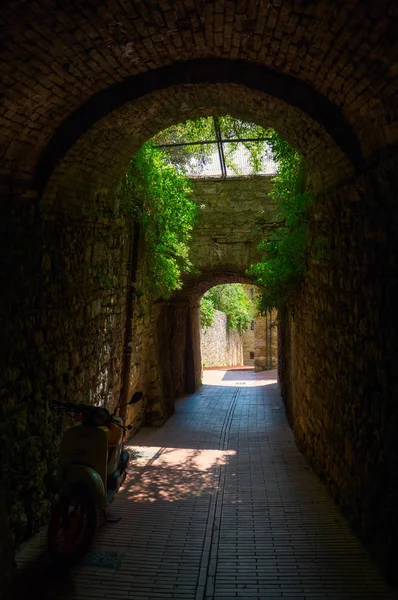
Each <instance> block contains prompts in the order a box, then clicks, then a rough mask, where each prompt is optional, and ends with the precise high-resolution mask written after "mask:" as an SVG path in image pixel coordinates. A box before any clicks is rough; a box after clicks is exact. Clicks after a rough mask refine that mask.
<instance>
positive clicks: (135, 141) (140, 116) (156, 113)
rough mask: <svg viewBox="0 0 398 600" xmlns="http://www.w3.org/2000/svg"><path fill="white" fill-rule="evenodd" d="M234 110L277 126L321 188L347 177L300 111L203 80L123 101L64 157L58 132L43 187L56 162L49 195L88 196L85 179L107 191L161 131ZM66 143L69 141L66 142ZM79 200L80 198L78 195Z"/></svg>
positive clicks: (333, 148) (323, 136) (347, 167)
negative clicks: (191, 119) (75, 193)
mask: <svg viewBox="0 0 398 600" xmlns="http://www.w3.org/2000/svg"><path fill="white" fill-rule="evenodd" d="M228 113H229V114H233V115H234V116H236V117H238V118H242V119H244V120H248V121H253V122H257V123H259V124H261V125H263V126H265V127H275V128H276V129H277V130H278V131H279V132H280V133H281V135H283V136H284V137H285V138H286V139H287V140H288V141H290V142H291V143H292V144H293V145H294V146H295V147H297V148H298V149H299V150H300V151H301V152H302V153H303V154H304V156H305V157H306V159H307V162H308V163H309V165H310V166H311V174H312V178H313V181H314V183H315V184H317V185H318V187H319V186H320V185H321V184H323V185H325V183H330V182H332V181H333V180H335V179H336V178H337V179H340V178H342V177H343V176H344V175H349V174H350V173H351V171H352V165H351V163H350V161H349V158H348V157H347V156H346V154H345V153H344V152H343V150H342V149H341V148H339V146H338V145H337V144H336V142H335V141H334V140H333V139H332V138H331V137H330V136H329V135H328V134H327V133H326V132H325V130H324V129H323V128H322V127H321V126H320V125H319V124H318V123H316V122H314V121H313V120H312V119H311V118H309V117H308V116H307V115H305V114H304V113H302V112H301V111H300V110H299V109H297V108H294V107H292V106H290V105H288V104H287V103H286V102H283V101H280V100H276V99H275V98H274V97H272V96H270V95H268V94H264V93H261V92H259V91H256V90H249V89H247V88H245V87H243V86H238V85H230V84H201V85H183V86H173V87H171V88H167V89H164V90H161V91H158V92H153V93H152V94H147V95H145V96H143V97H142V98H140V99H139V100H136V101H133V102H129V103H127V104H124V105H123V106H122V107H121V108H119V109H117V110H114V111H113V112H111V113H110V114H109V115H107V116H106V117H104V118H102V119H100V120H99V121H98V122H96V123H95V124H94V125H93V126H92V127H90V128H89V129H88V131H87V132H86V133H84V134H83V135H81V136H80V137H79V138H78V142H77V143H75V144H74V145H73V146H72V148H71V149H70V150H69V152H67V154H66V158H65V160H64V161H62V162H59V159H60V158H61V157H62V154H61V156H57V152H58V150H59V146H60V147H61V150H62V134H61V135H60V137H58V136H56V138H55V141H56V143H55V144H54V147H53V148H52V147H51V145H50V146H49V147H48V148H49V149H48V151H46V152H45V153H44V154H43V156H42V157H41V162H40V163H39V169H38V171H37V173H38V175H39V178H38V180H37V183H38V186H39V188H40V187H41V186H42V184H43V183H45V182H46V181H47V177H48V176H49V175H50V174H51V173H52V170H53V168H54V167H55V165H57V164H58V167H57V169H56V171H55V173H54V174H53V177H52V180H51V185H50V186H49V188H48V189H47V192H46V195H47V196H51V195H53V197H55V196H54V195H55V193H57V201H58V202H59V199H60V191H59V190H60V188H64V190H65V202H66V203H70V202H71V201H73V199H71V198H70V197H69V196H70V194H71V193H72V188H75V189H77V190H79V189H80V190H82V195H83V196H87V190H86V188H85V186H84V184H83V181H84V180H86V179H87V175H89V177H90V181H91V193H96V194H101V195H104V194H107V193H109V191H110V190H111V189H112V188H113V187H114V186H115V185H117V184H118V182H119V181H120V179H121V177H122V176H123V175H124V173H125V172H126V169H127V166H128V162H129V160H130V159H131V157H132V155H133V154H134V152H135V151H136V150H138V148H139V147H140V146H141V145H142V144H143V143H144V142H145V141H146V140H147V139H149V138H151V137H153V136H154V135H155V134H156V133H157V132H158V131H160V130H161V129H164V128H166V127H168V126H170V125H173V124H175V123H178V122H179V121H183V120H185V119H188V118H195V117H200V116H207V115H213V114H214V115H220V114H228ZM67 142H68V140H67ZM75 200H76V203H80V202H81V201H82V198H80V197H79V198H76V199H75Z"/></svg>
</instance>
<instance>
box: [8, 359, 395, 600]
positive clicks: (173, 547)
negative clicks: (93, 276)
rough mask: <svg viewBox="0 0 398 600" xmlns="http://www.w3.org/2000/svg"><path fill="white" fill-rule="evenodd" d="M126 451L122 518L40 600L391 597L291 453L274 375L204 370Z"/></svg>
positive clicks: (117, 508)
mask: <svg viewBox="0 0 398 600" xmlns="http://www.w3.org/2000/svg"><path fill="white" fill-rule="evenodd" d="M130 451H132V454H133V456H137V453H138V454H139V456H138V458H136V459H135V460H133V466H132V467H131V468H130V475H129V478H128V480H127V482H126V485H125V487H124V489H123V490H121V492H120V493H119V495H118V497H117V499H116V501H115V503H114V504H113V505H112V510H111V512H112V516H113V517H119V516H120V517H122V520H121V521H120V522H118V523H116V524H106V525H105V526H104V527H101V528H100V530H99V532H98V535H97V538H96V542H95V544H94V548H93V550H92V553H91V554H90V556H89V557H88V558H87V560H86V562H85V564H83V565H81V566H79V567H77V568H76V569H75V570H74V571H73V572H72V575H71V580H70V581H69V582H68V585H65V582H64V583H62V585H60V583H59V582H58V581H57V580H56V579H55V578H53V580H52V582H51V581H50V580H49V581H48V585H49V586H50V587H51V589H48V590H47V594H48V595H46V593H44V595H43V579H41V581H40V586H41V587H40V590H41V593H42V597H43V598H51V599H53V600H56V599H62V600H66V599H68V600H70V599H74V600H77V599H78V600H86V599H88V598H93V597H95V598H123V599H128V598H131V599H135V600H161V599H164V600H166V599H168V598H175V599H180V600H202V599H207V600H210V599H212V600H227V599H231V600H232V598H247V599H250V600H263V599H267V600H276V599H282V598H294V599H295V600H309V599H319V600H321V599H325V598H333V600H348V599H350V600H352V599H354V598H358V599H359V598H361V600H366V599H371V598H372V599H374V598H377V599H378V600H383V599H387V598H389V599H392V598H393V597H394V596H393V595H392V592H390V591H389V589H388V587H387V586H386V584H385V583H384V582H383V580H382V578H381V577H380V575H379V574H378V571H377V569H376V567H375V566H374V565H373V563H372V561H371V560H370V558H369V557H368V555H367V553H366V552H365V550H363V548H362V547H361V545H360V543H359V542H358V541H357V539H356V537H355V536H354V535H353V534H352V533H351V531H350V530H349V528H348V526H347V525H346V523H345V521H344V519H343V518H342V517H341V515H340V513H339V512H338V510H337V508H336V507H335V505H334V504H333V502H332V500H331V499H330V497H329V496H328V494H327V491H326V488H325V487H324V485H323V484H322V483H321V482H320V481H319V479H318V478H317V477H316V476H315V475H314V474H313V472H312V470H311V469H310V467H309V466H308V465H307V463H306V461H305V459H304V458H303V456H302V455H301V454H300V452H299V451H298V449H297V447H296V444H295V441H294V438H293V434H292V431H291V429H290V427H289V425H288V423H287V420H286V416H285V410H284V407H283V404H282V401H281V398H280V394H279V389H278V385H277V382H276V372H275V371H268V372H261V373H254V372H252V371H238V370H235V371H234V370H230V371H207V372H205V385H203V386H202V387H201V389H200V390H199V391H198V392H197V393H196V394H193V395H190V396H187V397H185V398H183V399H180V400H178V401H177V403H176V414H175V415H174V416H173V417H172V418H171V419H169V420H168V421H167V422H166V424H165V425H164V426H163V427H162V428H161V429H155V428H148V427H147V428H144V429H142V430H141V431H140V432H139V433H138V434H137V435H136V436H135V437H133V438H132V443H131V445H130ZM31 558H32V551H28V550H27V549H25V550H24V551H22V552H21V553H20V555H19V559H18V560H19V563H20V568H23V567H24V563H25V561H26V562H29V560H31ZM25 582H26V585H28V586H29V589H30V591H32V582H30V581H29V579H28V578H25Z"/></svg>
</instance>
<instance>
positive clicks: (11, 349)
mask: <svg viewBox="0 0 398 600" xmlns="http://www.w3.org/2000/svg"><path fill="white" fill-rule="evenodd" d="M5 237H6V239H7V238H8V237H9V232H5ZM25 243H26V244H27V247H26V262H25V263H24V264H21V263H19V261H18V256H17V257H15V255H13V254H12V253H10V254H8V255H7V260H6V261H5V262H4V266H5V268H6V271H5V273H4V272H3V274H4V275H5V280H6V281H7V279H8V282H9V284H10V285H11V286H12V284H13V283H14V288H10V289H13V291H14V293H15V294H16V296H15V297H12V295H11V293H10V294H9V296H8V301H9V302H11V304H10V305H9V306H8V310H9V315H10V318H9V319H8V320H4V321H3V323H2V337H3V340H4V341H5V342H6V344H5V345H2V364H3V368H2V371H1V382H0V389H1V403H0V411H1V419H0V420H1V423H2V424H3V426H4V427H6V428H7V435H2V460H1V474H0V475H1V480H2V485H4V490H5V494H6V499H7V500H6V502H7V505H8V506H9V508H10V527H11V530H12V533H13V537H14V540H15V544H16V545H18V544H19V543H20V542H21V541H22V540H23V539H25V538H26V537H28V536H30V535H31V534H32V533H34V532H35V531H36V530H37V528H38V527H39V526H40V525H41V524H42V523H43V521H44V520H45V519H46V518H47V515H48V508H49V496H48V494H47V493H46V491H45V490H44V488H43V477H44V475H45V474H46V472H47V471H48V470H51V469H52V468H53V467H54V466H55V462H56V458H57V448H58V442H59V435H60V431H61V430H62V427H63V426H64V421H63V420H62V419H60V418H58V417H57V416H56V415H55V412H54V410H53V409H52V408H51V407H52V403H53V401H54V400H68V401H70V400H73V401H75V402H97V403H102V404H104V405H106V406H108V407H109V408H112V407H114V406H115V403H116V402H117V400H118V397H119V393H120V385H121V379H120V374H121V365H122V350H123V339H124V331H125V304H126V282H127V272H126V265H127V262H128V252H129V227H128V224H127V223H126V222H124V221H123V220H120V219H117V218H110V217H109V215H108V213H107V212H106V211H105V210H102V209H101V208H100V207H98V211H97V214H96V215H95V216H93V215H82V214H81V215H78V214H69V215H66V214H64V215H62V214H49V213H47V214H42V222H41V225H40V227H38V228H37V229H36V230H34V231H31V234H30V235H29V233H27V235H26V240H25ZM29 244H33V245H32V247H31V248H30V249H29ZM29 250H30V251H29ZM28 254H29V257H28ZM16 280H19V281H20V284H19V285H18V286H16V285H15V283H16ZM4 283H5V282H4ZM9 291H10V290H9ZM11 315H12V318H11Z"/></svg>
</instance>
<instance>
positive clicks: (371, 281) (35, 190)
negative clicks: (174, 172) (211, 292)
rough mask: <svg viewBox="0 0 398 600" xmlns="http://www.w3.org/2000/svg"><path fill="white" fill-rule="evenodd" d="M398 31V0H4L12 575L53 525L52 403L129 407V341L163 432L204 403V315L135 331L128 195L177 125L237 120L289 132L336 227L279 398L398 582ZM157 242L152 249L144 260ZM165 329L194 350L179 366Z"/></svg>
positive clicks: (311, 278)
mask: <svg viewBox="0 0 398 600" xmlns="http://www.w3.org/2000/svg"><path fill="white" fill-rule="evenodd" d="M397 19H398V14H397V9H396V6H395V5H394V3H392V2H390V1H388V0H380V1H379V2H377V3H374V2H371V1H370V0H369V1H368V0H365V1H359V0H353V1H352V2H349V3H347V2H340V1H338V2H334V3H330V2H327V1H326V0H319V1H316V2H305V1H300V0H286V1H284V2H269V3H261V2H256V1H255V0H247V1H245V2H237V3H235V2H228V1H227V0H225V1H224V0H221V1H217V2H216V1H212V0H208V1H203V2H202V1H198V2H192V3H187V2H182V1H180V0H176V1H175V2H173V4H172V6H171V5H170V4H169V3H167V2H163V1H161V2H158V3H143V2H138V1H137V2H136V1H133V2H131V3H128V2H127V3H126V2H116V1H110V0H109V1H104V2H99V3H92V2H90V1H88V0H81V1H80V2H79V3H73V2H69V1H68V2H63V3H60V2H50V3H45V2H41V1H40V0H32V1H31V2H29V3H26V2H19V1H18V0H5V2H4V6H3V8H2V12H1V16H0V32H1V33H0V36H1V42H2V44H1V48H0V70H1V97H0V115H1V117H0V133H1V136H0V154H1V171H0V185H1V196H2V208H1V211H2V213H1V225H0V227H1V243H2V267H1V290H2V291H1V295H0V303H1V338H2V339H1V365H2V369H1V385H0V390H1V403H0V411H1V427H2V429H1V452H2V458H1V461H0V464H1V473H0V475H1V485H2V494H1V510H2V515H3V519H2V522H1V524H0V528H1V529H0V553H1V562H2V565H4V566H3V567H2V568H3V577H4V578H7V577H8V575H9V573H10V571H11V570H12V552H10V548H12V547H14V546H15V545H18V544H19V543H20V542H21V541H22V540H24V539H26V538H27V537H29V536H31V535H32V534H33V533H34V532H35V531H36V530H37V529H38V527H39V526H40V524H41V523H43V522H45V519H46V515H47V514H48V509H49V498H48V496H47V495H46V494H45V492H44V490H43V486H42V479H43V475H44V473H45V472H46V471H47V469H48V468H50V467H52V466H53V464H54V462H55V455H56V446H57V442H58V440H59V434H60V431H59V428H60V424H59V423H58V422H57V421H56V420H55V419H54V417H53V415H52V412H51V403H52V401H53V400H54V399H57V398H58V399H59V398H61V399H62V398H68V399H71V398H73V399H75V400H76V401H91V402H92V401H97V400H98V401H103V402H106V403H108V404H109V405H111V404H112V403H115V402H116V401H117V399H118V397H119V396H120V392H121V389H122V381H123V364H125V355H127V354H129V353H130V351H131V353H133V352H134V356H135V357H138V358H136V360H135V362H134V361H133V362H132V368H131V374H130V379H129V381H128V386H131V387H132V388H133V387H134V386H135V385H136V384H137V382H138V381H139V380H140V377H144V375H145V378H146V381H148V386H149V387H150V386H152V388H151V389H152V391H153V392H154V390H155V391H156V390H157V394H158V396H156V394H155V392H154V393H153V394H152V397H153V398H154V402H153V406H150V407H149V408H148V411H149V413H150V412H151V411H152V413H153V415H152V416H153V420H154V421H156V418H157V416H159V410H160V409H161V410H163V413H162V415H161V416H162V418H164V417H166V416H167V415H168V414H170V413H171V412H172V410H173V405H172V404H173V394H175V393H180V392H181V391H183V387H184V386H183V382H182V381H181V378H180V376H179V375H178V373H181V372H182V371H181V369H180V370H179V369H176V370H173V372H172V373H171V371H170V368H169V367H170V365H172V366H173V367H174V366H176V365H178V363H179V362H180V363H181V361H182V362H184V364H185V365H186V367H187V368H191V371H192V364H193V363H192V361H191V362H189V361H187V358H186V354H185V353H184V352H183V351H182V350H181V349H183V348H186V347H187V344H188V346H189V347H191V348H192V347H193V345H194V343H195V341H194V340H192V339H190V338H189V336H190V333H189V332H190V328H189V327H190V325H189V322H188V317H187V314H188V307H187V308H186V309H185V310H186V314H185V317H184V316H183V313H184V311H183V310H182V308H181V306H180V308H178V302H177V301H176V302H174V307H171V306H168V307H167V308H166V307H165V305H163V306H162V305H161V304H159V305H157V307H156V308H155V309H154V310H153V311H152V310H149V309H148V306H145V303H144V302H143V301H142V302H141V304H140V303H139V302H137V305H136V306H135V315H134V324H133V328H132V337H131V339H128V336H127V335H126V316H128V314H129V313H128V310H129V307H128V306H127V297H128V288H129V287H130V286H131V285H133V284H134V285H136V284H137V281H132V280H131V268H130V267H131V261H132V254H131V249H132V247H133V241H134V240H133V235H132V226H131V223H130V224H128V223H125V222H123V221H122V220H121V219H120V215H119V213H118V205H117V203H118V201H117V197H118V195H117V190H118V186H119V184H120V181H121V179H122V177H123V175H124V173H125V172H126V170H127V165H128V163H129V161H130V159H131V157H132V155H133V154H134V152H135V151H136V150H138V149H139V148H140V147H141V145H142V144H143V143H144V142H145V141H146V140H148V139H150V138H151V137H153V135H154V134H156V133H157V132H158V131H160V130H162V129H165V128H166V127H168V126H170V125H172V124H175V123H178V122H181V121H184V120H186V119H194V118H197V117H200V116H209V115H210V116H217V115H225V114H231V115H232V116H235V117H237V118H241V119H243V120H246V121H252V122H255V123H258V124H260V125H262V126H264V127H273V128H275V129H276V130H277V131H278V133H279V134H280V135H281V136H282V137H283V138H285V139H286V140H287V141H289V142H290V143H291V144H292V145H293V146H294V147H296V148H297V149H298V150H299V151H300V152H301V153H302V155H303V157H304V160H305V163H306V171H307V188H308V190H309V191H310V192H311V194H312V195H313V198H314V202H313V206H312V208H311V215H310V217H311V230H312V236H313V241H315V240H316V239H317V238H319V237H321V238H322V239H323V241H324V246H325V248H326V249H327V252H326V253H325V255H324V256H323V257H322V258H320V257H319V253H317V251H316V247H315V244H314V245H312V246H311V248H310V252H309V257H308V275H307V279H306V281H305V284H304V285H303V286H302V287H301V288H300V290H298V291H297V294H296V295H295V296H294V297H292V298H291V299H290V300H289V302H288V304H287V305H286V307H285V308H284V310H283V311H282V313H281V326H280V333H281V344H280V347H281V348H282V353H281V357H280V386H281V390H282V393H283V397H284V402H285V406H286V409H287V413H288V416H289V420H290V423H291V426H292V428H293V430H294V433H295V436H296V440H297V441H298V443H299V446H300V448H301V449H302V451H303V452H304V454H305V456H306V457H307V458H308V460H309V461H310V463H311V464H312V465H313V467H314V468H315V470H316V471H317V472H318V473H319V474H320V475H321V476H322V477H324V478H325V480H326V481H327V483H328V485H329V489H330V491H331V493H332V494H333V496H334V498H335V499H336V500H337V501H338V502H339V503H340V505H341V506H342V507H343V508H344V510H345V511H346V513H347V515H348V516H349V517H350V519H351V523H352V524H353V526H354V527H355V528H356V531H357V532H358V533H359V534H360V535H361V538H362V539H363V540H365V541H366V543H367V544H368V546H369V548H370V549H371V551H372V552H373V554H374V556H376V557H377V559H378V561H379V563H380V564H381V565H382V566H383V568H384V571H385V573H387V574H388V575H389V576H390V577H393V576H394V568H395V564H396V560H397V550H396V547H397V537H398V520H397V514H396V505H397V501H398V497H397V494H398V492H397V489H398V486H397V481H396V480H397V476H398V475H397V469H396V464H397V459H398V436H397V433H396V432H397V430H398V410H397V406H396V401H395V397H396V390H397V387H398V380H397V376H398V375H397V373H398V371H397V368H396V362H397V357H398V337H397V322H396V321H397V320H396V308H395V307H396V305H397V299H398V284H397V256H398V252H397V235H396V229H397V203H396V196H397V191H398V190H397V179H396V169H397V140H398V111H397V86H398V79H397V64H398V48H397V44H396V31H397ZM136 240H137V238H136ZM215 243H219V242H215ZM143 252H145V249H144V248H143V247H142V244H141V246H140V247H139V248H138V249H137V253H136V255H135V256H138V258H139V257H140V256H141V257H142V253H143ZM138 264H140V261H139V260H138ZM232 275H233V276H234V277H236V275H237V273H234V272H233V271H231V277H232ZM138 277H139V272H138ZM219 277H220V278H222V277H225V273H224V275H223V273H222V272H220V273H219ZM213 281H214V283H215V282H216V280H215V279H213ZM188 283H189V282H187V287H186V292H187V291H188V287H189V286H188ZM190 283H192V290H193V291H192V294H193V293H194V288H195V286H194V282H190ZM199 283H200V282H199ZM202 283H203V285H202V287H201V288H200V289H202V290H203V291H205V288H206V285H208V283H207V284H205V283H204V282H202ZM214 283H213V284H212V285H214ZM138 284H139V285H141V287H142V285H144V282H143V281H138ZM199 287H200V286H199ZM197 289H199V288H197ZM142 297H143V296H140V298H142ZM176 300H177V299H176ZM180 304H181V303H180ZM154 323H156V327H155V326H154ZM191 325H192V319H191ZM166 337H167V338H168V339H169V340H171V339H174V342H173V343H172V348H174V350H173V353H172V354H171V355H170V356H167V357H166V356H165V355H164V354H162V351H161V350H162V346H161V344H160V342H159V340H161V339H165V338H166ZM145 340H146V341H145ZM148 340H149V342H150V343H149V345H148V343H147V341H148ZM181 340H182V341H183V343H180V342H181ZM144 341H145V343H144ZM144 347H145V348H151V347H152V349H153V350H152V351H151V352H150V351H149V350H148V352H147V354H145V352H146V351H144ZM162 365H165V367H164V369H163V371H162ZM167 365H168V366H167ZM189 365H191V367H189ZM144 371H145V373H144ZM193 372H195V369H194V368H193ZM173 373H174V375H173ZM191 380H192V381H196V379H195V376H193V377H191ZM127 391H129V389H128V390H127ZM160 393H161V394H162V398H165V399H166V400H165V401H164V402H163V405H162V404H161V403H160V404H159V402H157V400H156V398H158V399H159V397H160V396H159V394H160ZM162 407H163V408H162ZM138 417H139V415H138ZM138 417H137V418H138ZM27 449H28V451H27Z"/></svg>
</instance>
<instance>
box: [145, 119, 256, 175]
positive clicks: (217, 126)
mask: <svg viewBox="0 0 398 600" xmlns="http://www.w3.org/2000/svg"><path fill="white" fill-rule="evenodd" d="M213 123H214V130H215V133H216V139H215V140H204V141H197V142H177V143H175V144H156V148H177V147H182V146H203V145H205V144H217V149H218V156H219V159H220V166H221V177H224V178H225V177H227V166H226V164H225V154H224V144H226V143H228V144H233V143H235V144H237V143H239V142H260V141H261V142H265V141H267V138H265V137H254V138H231V139H223V138H222V135H221V128H220V121H219V118H218V117H213Z"/></svg>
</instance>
